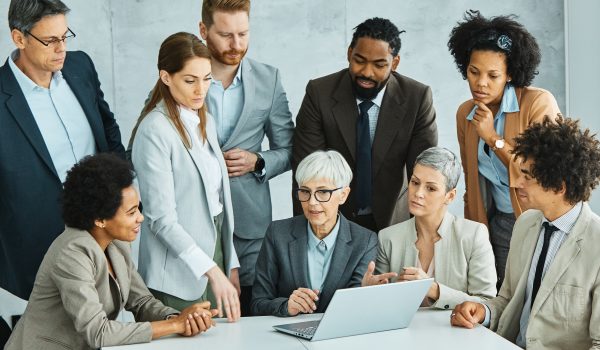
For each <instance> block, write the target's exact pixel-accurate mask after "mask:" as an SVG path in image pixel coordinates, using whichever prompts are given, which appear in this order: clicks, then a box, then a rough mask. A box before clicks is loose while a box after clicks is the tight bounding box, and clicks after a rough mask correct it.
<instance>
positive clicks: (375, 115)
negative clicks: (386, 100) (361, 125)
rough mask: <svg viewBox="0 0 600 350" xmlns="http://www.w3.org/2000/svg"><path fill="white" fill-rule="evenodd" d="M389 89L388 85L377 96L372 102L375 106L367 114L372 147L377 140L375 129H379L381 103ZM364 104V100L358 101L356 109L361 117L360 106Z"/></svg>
mask: <svg viewBox="0 0 600 350" xmlns="http://www.w3.org/2000/svg"><path fill="white" fill-rule="evenodd" d="M386 89H387V85H386V86H384V87H383V89H381V91H379V93H378V94H377V96H375V98H374V99H372V100H371V102H373V106H372V107H371V108H369V110H368V111H367V114H368V115H369V136H370V137H371V145H373V140H374V139H375V129H377V120H378V119H379V109H380V108H381V101H383V95H385V90H386ZM361 102H363V101H362V100H359V99H356V108H358V114H359V115H360V104H361Z"/></svg>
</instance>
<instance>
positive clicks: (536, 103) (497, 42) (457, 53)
mask: <svg viewBox="0 0 600 350" xmlns="http://www.w3.org/2000/svg"><path fill="white" fill-rule="evenodd" d="M513 17H514V16H498V17H492V18H486V17H483V16H482V15H481V14H480V13H479V12H478V11H469V12H467V13H466V15H465V20H464V21H463V22H460V23H458V25H457V26H456V27H454V28H453V29H452V32H451V33H450V40H449V41H448V48H449V50H450V53H451V54H452V56H454V61H455V62H456V65H457V67H458V70H459V71H460V73H461V74H462V76H463V78H464V79H466V80H467V81H468V83H469V89H470V90H471V95H472V97H473V98H472V99H470V100H468V101H466V102H464V103H463V104H461V105H460V107H458V111H457V112H456V124H457V133H458V143H459V146H460V157H461V160H462V165H463V170H464V173H465V185H466V192H465V197H464V202H465V218H466V219H469V220H473V221H477V222H481V223H483V224H485V225H487V226H488V227H489V230H490V239H491V242H492V248H493V249H494V256H495V258H496V271H497V273H498V286H500V285H501V284H502V280H503V278H504V266H505V265H506V258H507V256H508V248H509V244H510V238H511V233H512V228H513V226H514V223H515V219H516V217H518V216H519V215H520V214H521V212H522V211H523V209H522V205H521V203H520V202H519V200H518V197H517V193H516V189H515V184H514V180H515V179H516V178H517V177H518V168H517V165H516V163H514V162H512V161H511V150H512V149H513V145H514V141H513V139H514V137H515V136H517V135H519V134H520V133H521V132H523V131H524V130H525V129H527V128H528V127H529V126H530V125H531V124H533V123H536V122H540V121H542V119H543V118H544V116H545V115H549V116H551V117H552V118H553V119H554V118H556V116H557V114H558V113H560V111H559V109H558V105H557V103H556V100H555V99H554V96H552V94H551V93H550V92H548V91H546V90H543V89H540V88H535V87H531V86H530V84H531V82H532V81H533V78H534V77H535V75H536V74H537V71H536V69H537V67H538V65H539V63H540V58H541V54H540V49H539V47H538V44H537V42H536V40H535V38H534V37H533V36H532V35H531V34H530V33H529V32H528V31H527V30H526V29H525V28H524V27H523V26H522V25H521V24H520V23H518V22H516V21H515V20H514V19H513Z"/></svg>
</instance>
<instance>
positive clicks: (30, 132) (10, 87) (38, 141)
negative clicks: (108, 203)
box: [0, 58, 60, 181]
mask: <svg viewBox="0 0 600 350" xmlns="http://www.w3.org/2000/svg"><path fill="white" fill-rule="evenodd" d="M9 59H10V58H9ZM0 77H1V78H2V90H3V92H4V93H6V94H7V95H9V96H10V97H8V98H7V99H6V108H7V109H8V110H9V111H10V114H11V117H12V118H14V119H15V122H16V123H17V124H18V125H19V128H21V130H22V131H23V135H25V137H26V138H27V140H28V141H29V143H31V146H32V147H33V149H34V150H35V152H36V153H37V154H38V155H39V156H40V158H41V159H42V161H43V162H44V164H46V166H47V167H48V169H49V170H50V172H51V173H52V174H54V175H55V176H56V179H57V180H59V177H58V174H57V173H56V168H55V167H54V163H53V162H52V158H51V157H50V152H48V148H47V147H46V143H45V142H44V138H43V137H42V133H41V132H40V129H39V127H38V125H37V123H36V121H35V118H34V117H33V114H32V113H31V109H29V105H28V104H27V100H26V99H25V95H24V94H23V91H21V87H20V86H19V83H18V82H17V80H16V78H15V76H14V74H13V73H12V70H11V69H10V66H9V63H8V60H7V61H6V63H5V64H4V66H3V67H2V68H1V73H0ZM59 181H60V180H59Z"/></svg>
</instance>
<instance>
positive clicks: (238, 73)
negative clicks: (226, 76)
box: [212, 60, 244, 86]
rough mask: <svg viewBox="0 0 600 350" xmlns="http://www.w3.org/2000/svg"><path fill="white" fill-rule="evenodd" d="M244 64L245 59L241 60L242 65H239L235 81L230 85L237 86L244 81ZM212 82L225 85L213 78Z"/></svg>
mask: <svg viewBox="0 0 600 350" xmlns="http://www.w3.org/2000/svg"><path fill="white" fill-rule="evenodd" d="M243 64H244V60H241V61H240V65H239V66H238V69H237V71H236V72H235V77H233V81H232V82H231V85H230V86H237V85H239V84H241V83H242V65H243ZM212 84H219V85H223V83H222V82H221V81H220V80H216V79H213V81H212Z"/></svg>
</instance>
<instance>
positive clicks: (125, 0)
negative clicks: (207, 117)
mask: <svg viewBox="0 0 600 350" xmlns="http://www.w3.org/2000/svg"><path fill="white" fill-rule="evenodd" d="M63 1H65V2H66V3H67V5H69V6H70V7H71V9H72V11H71V14H70V15H69V25H70V27H71V29H72V30H73V31H74V32H75V33H76V34H77V38H76V39H74V40H73V41H72V43H70V45H69V46H70V47H69V48H70V49H81V50H85V51H87V52H88V53H89V54H90V55H91V56H92V58H93V60H94V62H95V63H96V68H97V70H98V73H99V76H100V80H101V82H102V84H103V89H104V92H105V94H106V98H107V100H108V102H109V104H110V105H111V107H112V109H113V111H114V112H115V115H116V116H117V119H118V121H119V124H120V126H121V130H122V135H123V142H124V143H125V144H126V143H127V141H128V140H129V134H130V132H131V129H132V127H133V124H134V122H135V120H136V118H137V116H138V114H139V111H140V109H141V107H142V103H143V101H144V100H145V98H146V97H147V95H148V92H149V91H150V89H151V88H152V86H153V84H154V83H155V81H156V79H157V72H156V58H157V54H158V48H159V46H160V43H161V42H162V41H163V40H164V39H165V38H166V37H167V36H168V35H169V34H172V33H174V32H177V31H189V32H192V33H198V21H199V19H200V8H201V0H178V1H162V0H135V1H134V0H103V1H102V0H96V1H90V0H63ZM8 2H9V1H2V2H0V13H1V14H3V15H2V16H3V19H2V20H1V21H0V53H1V55H3V56H4V57H6V56H7V55H8V54H9V53H10V52H11V51H12V50H13V44H12V42H11V40H10V37H9V31H8V24H7V21H6V13H7V12H8V11H7V9H8ZM467 9H479V10H480V11H481V12H482V13H483V14H484V15H486V16H493V15H500V14H509V13H514V14H516V15H518V16H519V20H520V21H521V22H522V23H523V24H524V25H525V26H526V27H527V28H528V29H529V30H530V31H531V32H532V33H533V35H534V36H535V37H536V38H537V39H538V42H539V44H540V46H541V48H542V54H543V60H542V64H541V66H540V68H539V71H540V75H539V76H538V77H537V78H536V80H535V81H534V85H536V86H539V87H543V88H546V89H548V90H550V91H552V92H553V93H554V95H555V96H556V99H557V100H558V102H559V105H560V106H561V109H562V110H564V108H565V58H564V56H565V38H564V20H563V15H564V5H563V1H562V0H530V1H519V0H504V1H486V2H482V1H479V0H456V1H444V0H404V1H396V0H371V1H361V0H345V1H342V0H335V1H320V0H277V1H275V0H271V1H269V0H255V1H254V2H253V7H252V13H251V39H250V42H251V44H250V52H249V56H250V57H253V58H255V59H257V60H259V61H262V62H265V63H268V64H271V65H274V66H276V67H278V68H279V69H280V70H281V72H282V76H283V84H284V87H285V89H286V91H287V94H288V98H289V100H290V108H291V110H292V113H293V114H294V116H295V114H296V112H297V111H298V109H299V107H300V103H301V102H302V98H303V96H304V88H305V86H306V83H307V82H308V80H309V79H312V78H316V77H319V76H322V75H325V74H328V73H331V72H334V71H337V70H340V69H342V68H344V67H346V66H347V61H346V50H347V47H348V44H349V42H350V39H351V35H352V31H353V30H352V29H353V28H354V27H355V26H356V25H357V24H359V23H360V22H362V21H363V20H365V19H367V18H370V17H373V16H379V17H387V18H389V19H391V20H392V21H393V22H394V23H396V25H398V27H399V28H400V29H404V30H406V33H405V34H403V35H402V49H401V51H400V54H401V63H400V66H399V68H398V71H399V72H400V73H402V74H405V75H408V76H410V77H412V78H415V79H417V80H420V81H422V82H424V83H426V84H429V85H430V86H431V87H432V89H433V97H434V105H435V108H436V110H437V116H438V119H437V123H438V129H439V131H440V138H439V140H440V145H444V146H446V147H449V148H450V149H452V150H454V151H455V152H457V153H458V143H457V141H456V131H455V130H456V128H455V120H454V119H455V112H456V108H457V107H458V105H459V104H460V103H461V102H462V101H464V100H466V99H468V98H469V97H470V95H469V91H468V86H467V84H466V82H464V81H463V80H462V78H461V76H460V74H459V73H458V71H457V70H456V68H455V66H454V63H453V61H452V58H451V56H450V54H449V53H448V50H447V48H446V42H447V40H448V34H449V32H450V30H451V28H452V27H453V26H454V25H455V23H456V22H457V21H458V20H460V19H461V17H462V15H463V14H464V11H465V10H467ZM290 186H291V176H290V172H288V173H286V174H283V175H282V176H279V177H277V178H275V179H273V180H272V188H273V192H274V193H273V202H274V203H275V205H274V210H275V212H274V217H275V218H285V217H289V216H290V215H291V199H290V197H289V195H288V194H289V188H290ZM463 188H464V186H463V184H462V181H461V184H460V192H461V193H460V195H459V197H458V199H457V200H456V201H455V202H454V203H453V205H452V206H451V211H452V212H454V213H456V214H459V215H462V200H461V199H462V191H463ZM4 300H6V299H5V298H3V297H2V295H1V294H0V315H1V314H3V313H4V314H7V313H9V312H12V310H7V309H10V308H12V307H14V304H11V303H8V302H5V301H4ZM8 304H10V305H8ZM18 307H22V306H18Z"/></svg>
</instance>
